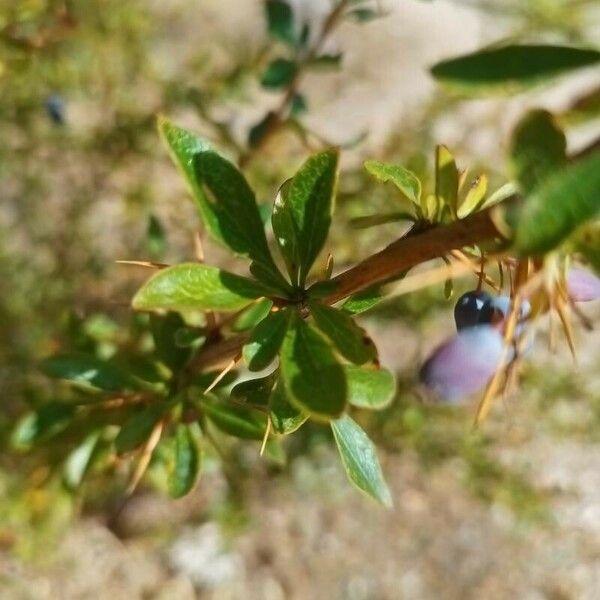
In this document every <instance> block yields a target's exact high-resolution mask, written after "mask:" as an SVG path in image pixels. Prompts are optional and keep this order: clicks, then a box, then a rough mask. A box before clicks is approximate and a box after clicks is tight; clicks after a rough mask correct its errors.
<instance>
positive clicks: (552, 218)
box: [514, 152, 600, 255]
mask: <svg viewBox="0 0 600 600" xmlns="http://www.w3.org/2000/svg"><path fill="white" fill-rule="evenodd" d="M599 212H600V152H595V153H593V154H591V155H590V156H588V157H587V158H584V159H582V160H580V161H577V162H576V163H573V164H570V165H569V166H567V167H565V168H564V169H562V170H561V171H559V172H558V173H556V174H554V175H552V176H551V177H549V178H548V179H546V180H545V181H544V182H542V183H541V184H540V185H538V186H537V187H536V189H535V191H534V193H533V194H532V195H531V196H529V198H527V200H526V202H525V205H524V206H523V208H522V210H521V212H520V213H519V216H518V222H517V229H516V234H515V240H514V243H515V247H516V249H517V250H518V251H519V252H521V253H522V254H530V255H531V254H534V255H535V254H542V253H544V252H548V251H550V250H552V249H553V248H554V247H556V246H557V245H558V244H560V243H561V242H562V241H563V240H564V239H565V238H566V237H567V236H568V235H569V234H570V233H572V232H573V231H574V230H575V229H576V228H577V227H578V226H579V225H582V224H583V223H584V222H585V221H587V220H589V219H592V218H593V217H595V216H596V215H597V214H598V213H599Z"/></svg>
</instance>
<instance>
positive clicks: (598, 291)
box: [567, 267, 600, 302]
mask: <svg viewBox="0 0 600 600" xmlns="http://www.w3.org/2000/svg"><path fill="white" fill-rule="evenodd" d="M567 290H568V292H569V296H570V297H571V299H572V300H573V301H574V302H590V301H591V300H597V299H598V298H600V279H599V278H598V277H596V275H594V274H593V273H590V271H586V270H585V269H580V268H577V267H573V268H572V269H571V270H570V271H569V273H568V274H567Z"/></svg>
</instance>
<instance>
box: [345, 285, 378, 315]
mask: <svg viewBox="0 0 600 600" xmlns="http://www.w3.org/2000/svg"><path fill="white" fill-rule="evenodd" d="M382 300H383V293H382V291H381V286H379V285H376V286H374V287H370V288H367V289H366V290H363V291H362V292H357V293H356V294H354V295H352V296H350V297H349V298H348V300H346V302H344V304H342V308H343V309H344V310H345V311H346V312H348V313H350V314H352V315H358V314H360V313H364V312H366V311H368V310H370V309H371V308H373V307H374V306H377V305H378V304H379V303H380V302H381V301H382Z"/></svg>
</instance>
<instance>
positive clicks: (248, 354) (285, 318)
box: [242, 309, 292, 371]
mask: <svg viewBox="0 0 600 600" xmlns="http://www.w3.org/2000/svg"><path fill="white" fill-rule="evenodd" d="M291 314H292V313H291V311H289V310H285V309H284V310H280V311H279V312H275V313H271V314H270V315H268V316H267V317H266V318H265V319H263V320H262V321H261V322H260V323H259V324H258V325H257V326H256V327H255V329H254V331H253V332H252V337H251V338H250V341H249V342H248V343H247V344H246V345H245V346H244V348H243V349H242V356H243V357H244V361H245V363H246V365H247V367H248V369H250V370H251V371H262V370H263V369H265V368H266V367H268V366H269V365H270V364H271V363H272V362H273V361H274V360H275V357H276V356H277V353H278V352H279V349H280V348H281V344H282V343H283V338H284V337H285V334H286V331H287V328H288V326H289V323H290V318H291Z"/></svg>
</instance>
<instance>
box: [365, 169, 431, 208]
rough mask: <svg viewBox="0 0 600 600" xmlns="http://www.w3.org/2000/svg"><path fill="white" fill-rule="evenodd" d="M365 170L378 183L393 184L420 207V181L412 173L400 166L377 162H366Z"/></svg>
mask: <svg viewBox="0 0 600 600" xmlns="http://www.w3.org/2000/svg"><path fill="white" fill-rule="evenodd" d="M365 169H366V170H367V171H368V172H369V173H370V174H371V175H373V177H375V179H377V180H378V181H381V182H382V183H387V182H388V181H389V182H391V183H393V184H394V185H395V186H396V187H397V188H398V189H399V190H400V191H401V192H402V194H403V195H404V196H406V198H408V199H409V200H410V201H411V202H412V203H413V204H415V205H416V206H419V205H420V202H421V181H420V180H419V178H418V177H417V176H416V175H415V174H414V173H413V172H412V171H409V170H408V169H405V168H404V167H402V166H400V165H389V164H386V163H382V162H379V161H377V160H368V161H366V162H365Z"/></svg>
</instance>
